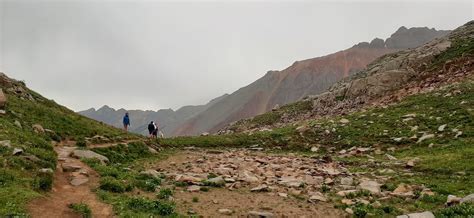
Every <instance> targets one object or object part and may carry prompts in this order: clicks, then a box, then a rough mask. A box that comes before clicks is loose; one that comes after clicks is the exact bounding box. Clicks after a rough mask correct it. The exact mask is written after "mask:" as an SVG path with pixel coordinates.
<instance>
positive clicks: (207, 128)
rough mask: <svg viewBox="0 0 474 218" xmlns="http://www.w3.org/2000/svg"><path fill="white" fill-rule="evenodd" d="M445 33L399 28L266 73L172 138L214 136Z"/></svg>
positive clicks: (200, 116) (179, 129)
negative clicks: (231, 125)
mask: <svg viewBox="0 0 474 218" xmlns="http://www.w3.org/2000/svg"><path fill="white" fill-rule="evenodd" d="M448 32H449V31H437V30H435V29H428V28H426V27H424V28H410V29H407V28H405V27H401V28H400V29H398V30H397V32H395V33H394V34H392V36H391V37H390V38H388V39H387V40H385V41H384V40H382V39H374V40H372V42H370V43H367V42H363V43H359V44H357V45H355V46H353V47H352V48H349V49H347V50H344V51H340V52H336V53H334V54H330V55H327V56H323V57H318V58H312V59H308V60H304V61H297V62H295V63H294V64H293V65H291V66H290V67H288V68H286V69H285V70H282V71H269V72H268V73H267V74H266V75H265V76H264V77H262V78H260V79H259V80H257V81H255V82H254V83H252V84H250V85H248V86H246V87H244V88H241V89H239V90H238V91H236V92H234V93H232V94H231V95H228V96H227V97H226V98H224V99H222V100H221V101H219V102H217V103H216V104H214V105H213V106H211V107H209V108H208V109H207V110H205V111H203V112H201V113H199V114H198V115H196V116H195V117H193V118H191V119H189V120H188V121H186V122H184V123H183V124H182V125H179V126H178V127H177V128H176V129H175V130H174V131H173V132H172V135H196V134H200V133H202V132H216V131H218V130H219V129H221V128H223V127H224V126H226V125H227V124H229V123H231V122H234V121H237V120H240V119H244V118H249V117H253V116H256V115H259V114H262V113H264V112H267V111H269V110H271V109H272V108H273V107H274V106H275V105H284V104H288V103H292V102H295V101H297V100H299V99H301V98H303V97H306V96H308V95H316V94H320V93H322V92H324V91H325V90H326V89H328V88H329V87H330V86H331V85H333V84H334V83H336V82H338V81H340V80H341V79H343V78H345V77H347V76H349V75H351V74H353V73H356V72H358V71H360V70H362V69H364V68H365V67H366V66H367V65H368V64H369V63H371V62H372V61H374V60H375V59H377V58H378V57H380V56H382V55H384V54H388V53H392V52H395V51H398V50H401V49H406V48H412V47H416V46H419V45H422V44H424V43H426V42H428V41H430V40H432V39H434V38H437V37H441V36H444V35H446V34H447V33H448Z"/></svg>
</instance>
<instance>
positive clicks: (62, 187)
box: [28, 144, 114, 218]
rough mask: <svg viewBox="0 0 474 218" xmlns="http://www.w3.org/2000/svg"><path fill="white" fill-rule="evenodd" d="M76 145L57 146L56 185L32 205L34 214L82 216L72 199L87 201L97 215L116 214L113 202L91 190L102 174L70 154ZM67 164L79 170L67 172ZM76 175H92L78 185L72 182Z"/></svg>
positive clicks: (81, 176)
mask: <svg viewBox="0 0 474 218" xmlns="http://www.w3.org/2000/svg"><path fill="white" fill-rule="evenodd" d="M74 149H75V148H74V147H65V146H62V144H61V145H58V146H56V147H55V151H56V153H57V154H58V165H57V167H56V171H55V173H54V182H53V189H52V191H51V192H49V193H46V194H45V195H44V197H41V198H37V199H35V200H33V201H32V202H31V203H30V204H29V205H28V211H29V214H30V215H31V216H32V217H44V218H51V217H81V216H80V215H78V214H76V213H74V212H73V211H72V210H71V209H70V208H69V207H68V206H69V204H72V203H85V204H87V205H88V206H89V208H90V209H91V210H92V216H93V217H114V212H113V210H112V206H110V205H108V204H105V203H103V202H101V201H99V199H97V197H96V194H95V193H94V192H92V191H91V189H94V188H96V187H97V186H98V182H99V175H98V174H97V173H96V172H95V171H94V170H92V169H91V168H90V167H88V166H87V165H86V164H84V163H82V162H81V161H80V160H78V159H75V158H72V157H70V154H71V152H72V151H73V150H74ZM64 165H67V166H74V167H77V168H78V169H76V170H75V172H65V171H64V170H63V168H64V167H63V166H64ZM79 168H80V169H79ZM74 178H76V179H82V180H87V179H88V182H86V183H84V184H81V185H78V186H74V185H71V180H72V179H74Z"/></svg>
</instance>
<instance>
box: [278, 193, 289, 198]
mask: <svg viewBox="0 0 474 218" xmlns="http://www.w3.org/2000/svg"><path fill="white" fill-rule="evenodd" d="M278 196H280V197H283V198H287V197H288V194H287V193H281V192H280V193H278Z"/></svg>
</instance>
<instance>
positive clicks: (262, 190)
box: [250, 185, 268, 192]
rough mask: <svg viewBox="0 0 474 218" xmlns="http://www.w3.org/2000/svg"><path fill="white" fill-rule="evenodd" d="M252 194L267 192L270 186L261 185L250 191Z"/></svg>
mask: <svg viewBox="0 0 474 218" xmlns="http://www.w3.org/2000/svg"><path fill="white" fill-rule="evenodd" d="M250 191H251V192H267V191H268V186H267V185H259V186H257V187H255V188H252V189H250Z"/></svg>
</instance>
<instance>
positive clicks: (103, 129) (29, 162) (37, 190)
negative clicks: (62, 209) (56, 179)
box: [0, 81, 137, 217]
mask: <svg viewBox="0 0 474 218" xmlns="http://www.w3.org/2000/svg"><path fill="white" fill-rule="evenodd" d="M1 86H2V87H1V88H2V89H3V91H4V92H5V94H6V96H7V98H8V101H7V105H6V114H5V115H0V163H2V168H1V169H0V196H2V197H1V198H0V217H3V216H15V215H20V216H21V215H24V214H25V213H26V208H25V206H26V204H27V203H28V202H29V201H30V200H31V199H32V198H35V197H38V196H40V194H41V193H42V192H44V191H49V190H50V189H51V187H52V182H53V177H52V176H53V175H52V174H48V173H41V172H39V170H40V169H42V168H50V169H56V161H57V160H56V159H57V157H56V153H55V152H54V150H53V145H52V143H51V141H56V142H58V141H61V140H63V139H70V140H75V139H79V138H85V137H92V136H95V135H103V136H105V137H108V138H110V139H111V140H121V139H127V138H136V137H137V136H135V135H128V134H125V133H124V132H122V131H120V130H118V129H115V128H112V127H110V126H107V125H105V124H101V123H99V122H96V121H93V120H90V119H88V118H85V117H83V116H80V115H78V114H76V113H74V112H73V111H71V110H69V109H67V108H65V107H62V106H60V105H57V104H56V103H55V102H54V101H51V100H48V99H45V98H43V97H42V96H40V95H39V94H37V93H35V92H33V91H31V90H29V89H28V88H26V86H25V85H24V83H22V82H15V81H12V82H11V83H5V84H1ZM36 124H39V125H40V126H41V127H39V126H37V128H36V129H35V128H34V127H33V125H36ZM43 129H44V131H43ZM14 148H20V149H22V150H23V152H22V153H19V154H17V155H13V149H14Z"/></svg>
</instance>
